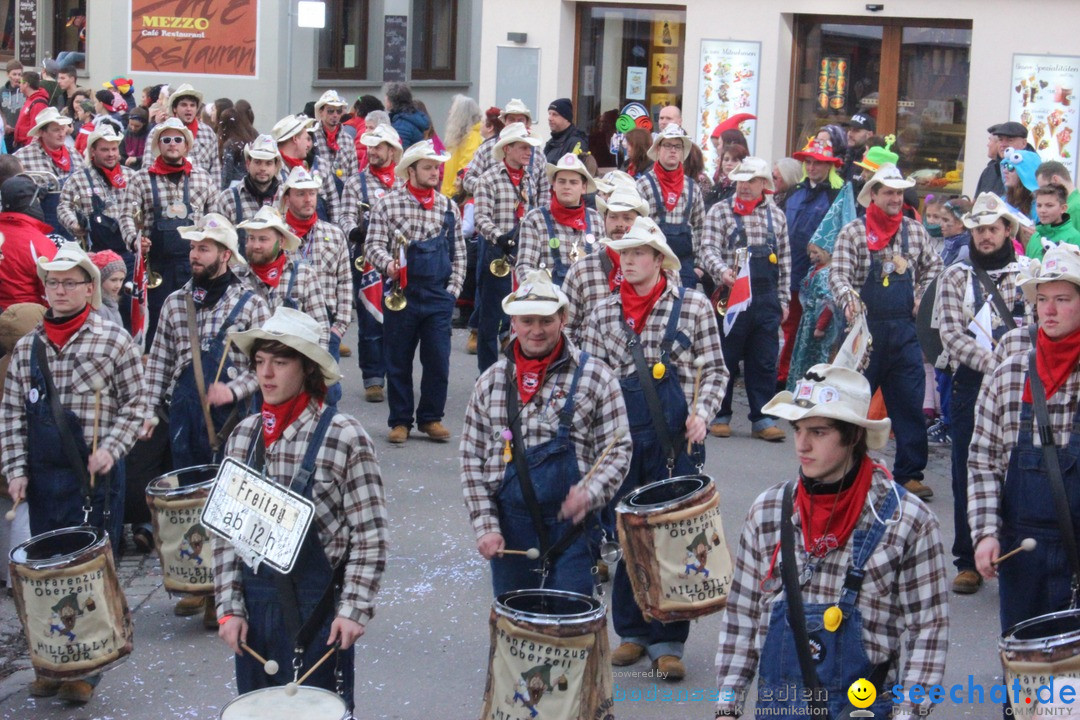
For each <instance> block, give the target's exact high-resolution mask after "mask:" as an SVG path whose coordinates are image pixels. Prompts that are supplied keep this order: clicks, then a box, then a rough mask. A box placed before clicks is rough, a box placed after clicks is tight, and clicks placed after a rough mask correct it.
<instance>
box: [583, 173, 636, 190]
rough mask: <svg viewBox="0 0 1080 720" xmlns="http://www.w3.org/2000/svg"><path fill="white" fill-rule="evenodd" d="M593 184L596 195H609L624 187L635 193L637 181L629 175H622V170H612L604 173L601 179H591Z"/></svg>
mask: <svg viewBox="0 0 1080 720" xmlns="http://www.w3.org/2000/svg"><path fill="white" fill-rule="evenodd" d="M593 183H594V184H595V185H596V191H597V192H598V193H604V194H606V195H610V194H611V193H613V192H615V189H616V188H619V187H624V188H629V189H631V190H633V191H634V192H637V181H636V180H634V177H633V176H632V175H630V174H629V173H624V172H623V171H622V170H612V171H610V172H607V173H604V177H602V178H593Z"/></svg>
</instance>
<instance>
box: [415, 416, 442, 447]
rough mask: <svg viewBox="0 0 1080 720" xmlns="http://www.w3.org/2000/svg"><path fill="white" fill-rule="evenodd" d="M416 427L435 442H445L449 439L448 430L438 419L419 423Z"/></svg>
mask: <svg viewBox="0 0 1080 720" xmlns="http://www.w3.org/2000/svg"><path fill="white" fill-rule="evenodd" d="M416 429H417V430H419V431H420V432H422V433H424V434H425V435H427V436H428V437H429V438H431V439H432V440H434V441H435V442H446V441H448V440H449V439H450V431H449V430H447V429H446V426H445V425H443V424H442V423H441V422H439V421H438V420H435V421H432V422H426V423H420V424H419V425H417V426H416Z"/></svg>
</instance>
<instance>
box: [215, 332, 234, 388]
mask: <svg viewBox="0 0 1080 720" xmlns="http://www.w3.org/2000/svg"><path fill="white" fill-rule="evenodd" d="M230 345H232V338H231V337H227V338H225V349H224V350H223V351H222V353H221V362H219V363H218V366H217V372H216V373H214V382H212V383H210V384H211V385H213V384H214V383H216V382H217V381H218V379H219V378H220V377H221V371H222V370H223V369H224V368H225V360H226V359H228V357H229V346H230Z"/></svg>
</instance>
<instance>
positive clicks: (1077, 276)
mask: <svg viewBox="0 0 1080 720" xmlns="http://www.w3.org/2000/svg"><path fill="white" fill-rule="evenodd" d="M980 197H981V196H980ZM1058 280H1064V281H1066V282H1071V283H1072V284H1073V285H1076V286H1078V287H1080V248H1078V247H1076V246H1075V245H1072V244H1071V243H1064V242H1063V243H1061V244H1060V245H1058V246H1056V247H1052V248H1050V249H1049V250H1047V251H1046V253H1045V254H1044V255H1043V257H1042V261H1039V260H1035V259H1032V260H1031V262H1029V263H1028V264H1027V265H1026V266H1025V265H1021V267H1020V277H1019V278H1017V281H1016V284H1017V285H1019V286H1020V287H1021V288H1022V289H1023V291H1024V297H1025V298H1027V301H1028V302H1029V303H1031V304H1032V305H1034V304H1035V295H1036V292H1037V291H1038V289H1039V286H1040V285H1042V284H1043V283H1048V282H1056V281H1058Z"/></svg>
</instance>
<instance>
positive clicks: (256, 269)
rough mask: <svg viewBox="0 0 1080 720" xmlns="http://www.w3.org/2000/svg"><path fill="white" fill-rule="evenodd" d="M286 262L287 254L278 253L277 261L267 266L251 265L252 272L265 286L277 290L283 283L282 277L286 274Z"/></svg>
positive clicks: (272, 261)
mask: <svg viewBox="0 0 1080 720" xmlns="http://www.w3.org/2000/svg"><path fill="white" fill-rule="evenodd" d="M285 260H286V256H285V253H283V252H281V253H278V256H277V258H276V259H275V260H271V261H270V262H268V263H266V264H265V265H256V264H255V263H251V272H253V273H255V274H256V275H257V276H258V277H259V279H260V280H262V281H263V282H264V283H265V284H267V285H269V286H270V287H272V288H276V287H277V286H278V284H279V283H280V282H281V276H282V275H283V274H284V270H285Z"/></svg>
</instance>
